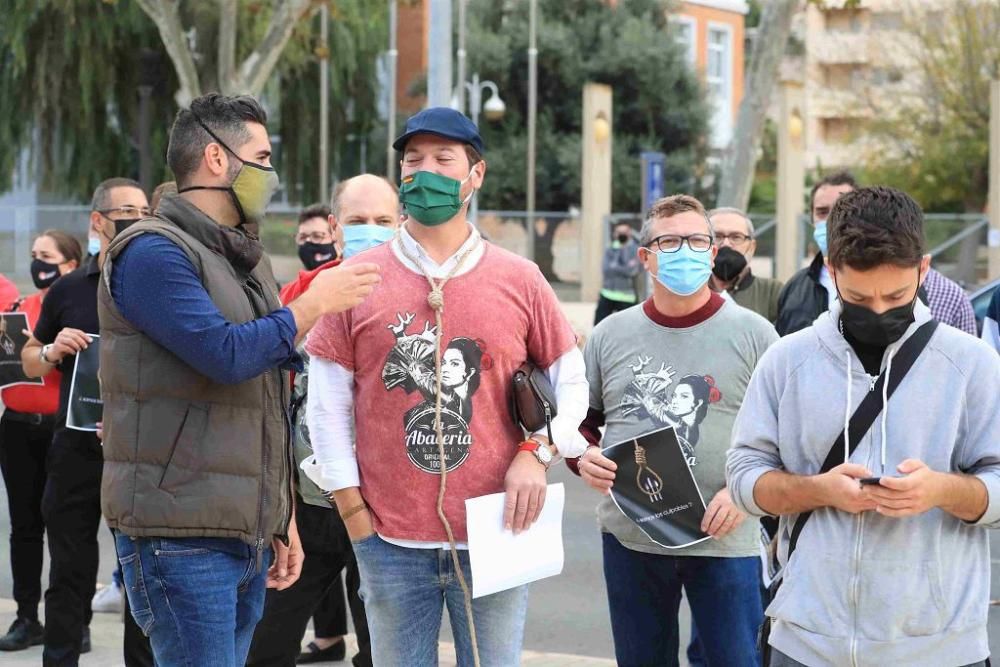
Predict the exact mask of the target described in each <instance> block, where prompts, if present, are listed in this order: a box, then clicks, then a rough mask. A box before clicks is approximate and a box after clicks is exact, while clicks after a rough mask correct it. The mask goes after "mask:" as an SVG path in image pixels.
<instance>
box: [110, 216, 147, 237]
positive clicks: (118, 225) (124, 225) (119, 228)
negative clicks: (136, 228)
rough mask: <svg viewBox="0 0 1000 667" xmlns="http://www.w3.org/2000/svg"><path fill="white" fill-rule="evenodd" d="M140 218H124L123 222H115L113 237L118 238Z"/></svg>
mask: <svg viewBox="0 0 1000 667" xmlns="http://www.w3.org/2000/svg"><path fill="white" fill-rule="evenodd" d="M141 219H142V218H125V219H124V220H115V221H114V222H115V236H118V235H119V234H121V233H122V232H124V231H125V230H126V229H128V228H129V227H131V226H132V225H134V224H135V223H137V222H139V220H141Z"/></svg>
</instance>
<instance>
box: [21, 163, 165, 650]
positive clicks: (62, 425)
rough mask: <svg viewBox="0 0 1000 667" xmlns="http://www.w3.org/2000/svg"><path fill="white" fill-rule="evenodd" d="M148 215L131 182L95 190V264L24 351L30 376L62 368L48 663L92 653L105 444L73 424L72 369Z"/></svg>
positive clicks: (78, 274)
mask: <svg viewBox="0 0 1000 667" xmlns="http://www.w3.org/2000/svg"><path fill="white" fill-rule="evenodd" d="M147 215H149V202H148V201H147V200H146V193H145V192H143V190H142V187H141V186H140V185H139V184H138V183H136V182H135V181H133V180H131V179H128V178H110V179H108V180H106V181H104V182H102V183H101V184H100V185H98V186H97V189H95V190H94V196H93V199H92V202H91V212H90V233H91V235H92V238H96V239H98V243H97V245H96V247H95V248H92V250H96V252H92V254H91V257H90V259H89V261H87V262H86V263H85V265H84V266H82V267H80V268H79V269H77V270H76V271H73V272H72V273H68V274H66V275H65V276H63V277H62V278H60V279H59V280H58V281H56V283H55V284H54V285H53V286H52V287H51V289H50V290H49V293H48V295H47V296H46V298H45V301H44V302H43V304H42V312H41V315H40V316H39V318H38V323H37V325H36V326H35V331H34V335H33V336H32V338H31V339H30V340H29V341H28V343H27V344H26V345H25V347H24V350H23V352H22V363H23V365H24V370H25V373H27V375H29V376H31V377H41V376H43V375H45V374H47V373H48V372H49V371H51V370H52V368H53V367H55V366H58V367H59V369H60V371H62V384H61V385H60V388H59V413H58V415H57V418H56V431H55V436H54V437H53V440H52V448H51V449H50V450H49V457H48V462H47V471H46V475H47V479H46V484H45V492H44V495H43V497H42V515H43V518H44V520H45V528H46V532H47V533H48V538H49V561H50V566H49V589H48V590H47V591H46V592H45V642H44V644H45V647H44V650H43V653H42V663H43V664H44V665H75V664H77V662H78V661H79V657H80V653H86V652H88V651H89V650H90V629H89V626H90V618H91V615H92V612H91V608H90V603H91V599H92V598H93V597H94V589H95V587H96V581H97V564H98V548H97V531H98V530H99V529H100V522H101V476H102V466H103V464H104V462H103V457H102V450H101V442H100V440H99V439H98V438H97V435H96V434H95V433H91V432H88V431H78V430H75V429H71V428H67V427H66V412H67V405H68V404H69V393H70V385H71V382H72V379H73V366H74V364H75V362H76V355H77V353H78V352H80V351H82V350H84V349H86V348H87V347H88V345H89V344H90V343H91V341H92V339H91V338H90V336H91V335H92V334H97V333H99V330H100V323H99V322H98V318H97V287H98V283H99V280H100V275H101V268H102V267H103V266H104V259H105V254H106V251H107V248H108V245H109V244H110V243H111V240H112V239H113V238H114V237H115V234H117V233H118V232H120V231H122V230H123V229H125V228H126V227H128V226H129V225H131V224H133V223H135V222H137V221H138V220H139V219H140V218H142V217H145V216H147Z"/></svg>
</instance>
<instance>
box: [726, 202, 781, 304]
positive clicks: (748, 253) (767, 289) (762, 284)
mask: <svg viewBox="0 0 1000 667" xmlns="http://www.w3.org/2000/svg"><path fill="white" fill-rule="evenodd" d="M708 217H709V219H711V221H712V227H713V228H714V229H715V247H716V248H718V252H717V254H716V256H715V265H714V266H713V267H712V276H711V277H710V278H709V279H708V284H709V286H710V287H711V288H712V289H713V290H715V291H716V292H719V293H720V294H722V295H723V296H729V297H730V298H732V300H733V301H735V302H736V303H738V304H739V305H741V306H743V307H744V308H749V309H750V310H752V311H753V312H755V313H757V314H758V315H760V316H761V317H763V318H765V319H767V321H769V322H771V323H772V324H773V323H774V321H775V320H776V319H778V295H779V294H781V287H782V283H781V281H780V280H775V279H773V278H761V277H759V276H755V275H754V274H753V270H752V269H751V267H750V260H751V259H753V256H754V253H755V252H756V251H757V240H756V239H755V238H754V229H753V221H751V220H750V217H749V216H748V215H747V214H746V213H745V212H744V211H741V210H740V209H738V208H728V207H726V208H717V209H714V210H712V211H709V213H708Z"/></svg>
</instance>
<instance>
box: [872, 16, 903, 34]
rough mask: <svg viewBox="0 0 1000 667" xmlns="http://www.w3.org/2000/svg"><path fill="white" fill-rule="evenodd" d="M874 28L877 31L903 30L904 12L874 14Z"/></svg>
mask: <svg viewBox="0 0 1000 667" xmlns="http://www.w3.org/2000/svg"><path fill="white" fill-rule="evenodd" d="M872 28H873V29H875V30H902V29H903V12H876V13H873V14H872Z"/></svg>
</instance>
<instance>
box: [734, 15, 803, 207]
mask: <svg viewBox="0 0 1000 667" xmlns="http://www.w3.org/2000/svg"><path fill="white" fill-rule="evenodd" d="M763 4H764V7H763V11H762V13H761V17H760V25H759V26H758V27H757V35H756V37H755V38H754V41H753V47H752V49H751V61H750V72H749V73H748V75H747V85H746V88H745V90H746V91H747V92H746V94H745V95H744V96H743V101H742V102H740V111H739V115H738V116H737V119H736V128H735V129H734V131H733V138H732V141H731V142H730V144H729V149H728V150H727V151H726V154H725V157H724V159H723V163H722V178H721V181H720V184H719V197H718V200H717V201H716V205H717V206H735V207H736V208H741V209H745V208H746V207H747V204H748V203H749V201H750V190H751V189H752V187H753V176H754V168H755V167H756V165H757V153H758V150H759V148H760V137H761V135H762V134H763V130H764V121H765V120H766V118H767V108H768V105H769V104H770V101H771V94H772V93H773V91H774V88H775V86H774V84H775V82H777V80H778V75H779V74H780V71H781V59H782V57H783V56H784V54H785V46H786V45H787V44H788V37H789V35H790V34H791V31H792V18H793V17H794V15H795V12H796V10H797V9H798V6H799V0H770V1H769V2H765V3H763Z"/></svg>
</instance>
